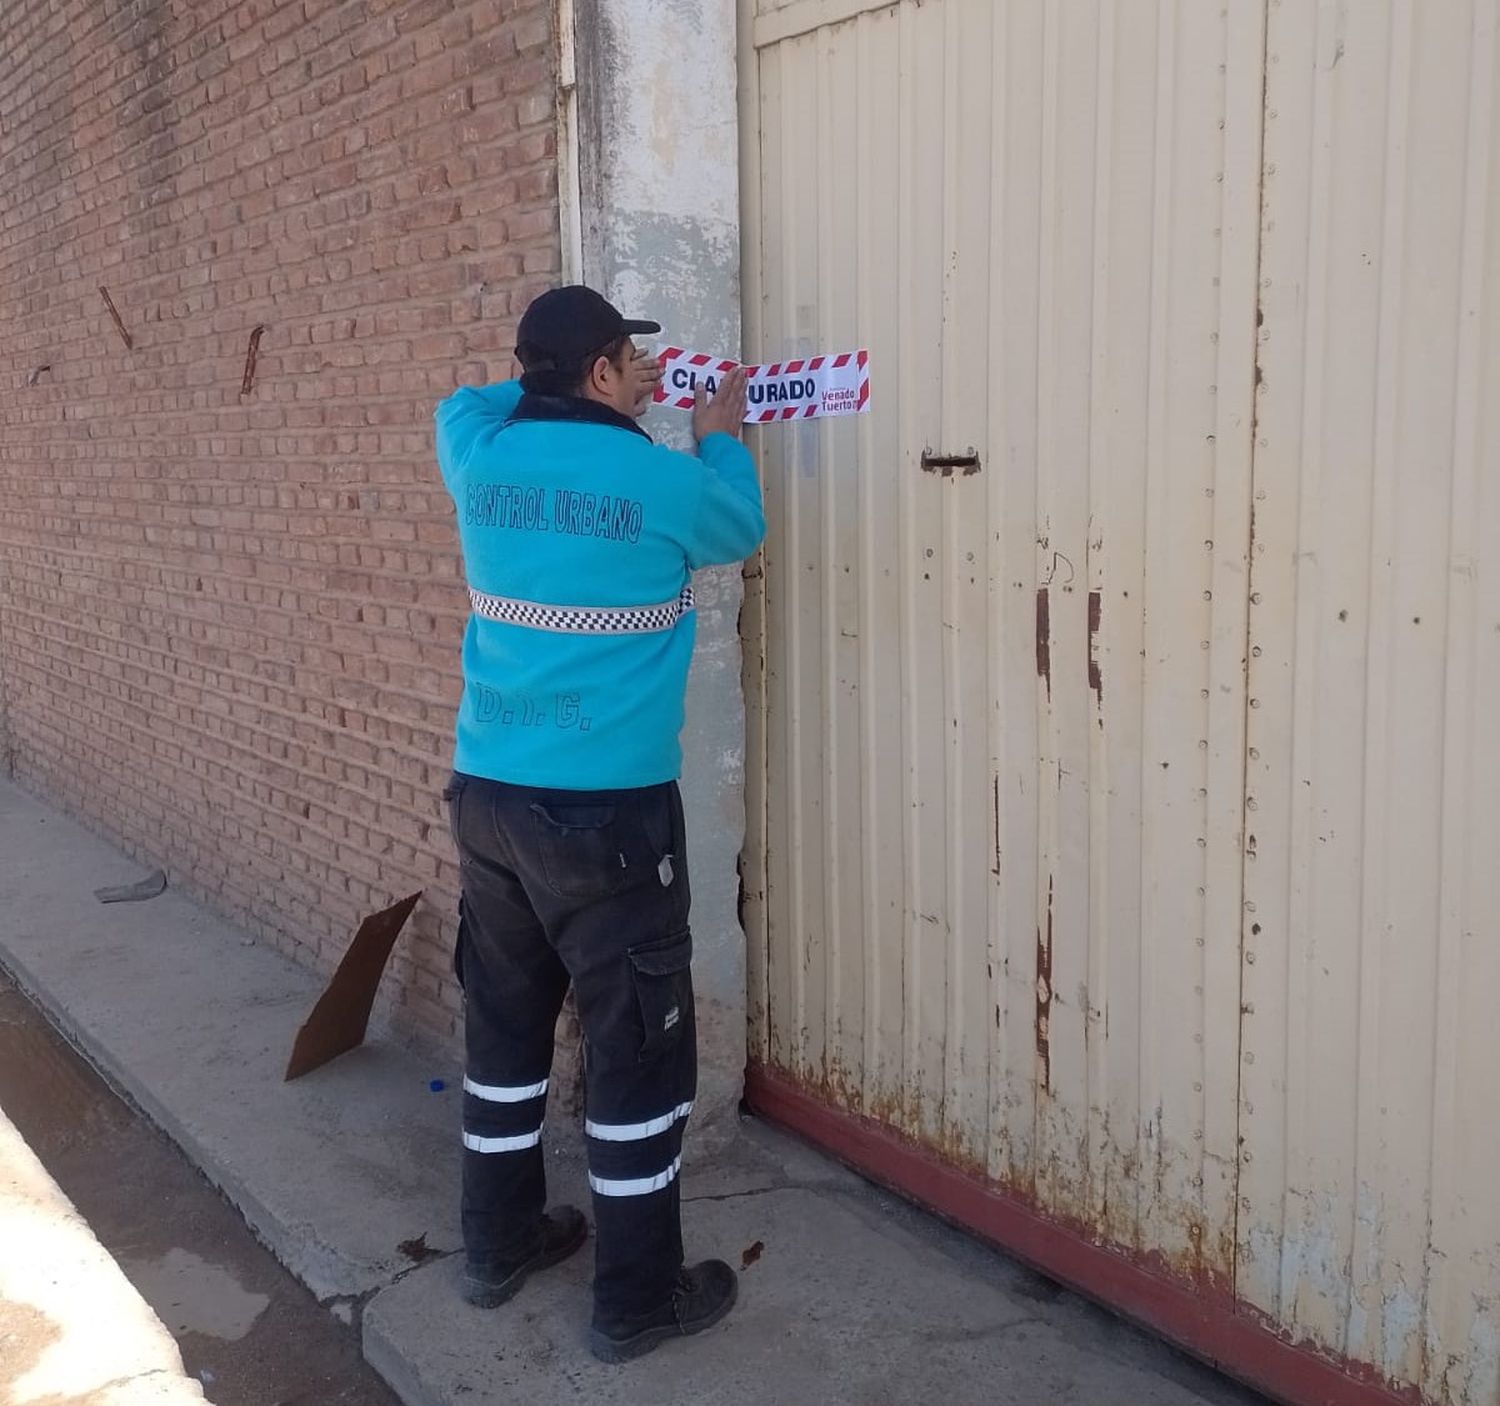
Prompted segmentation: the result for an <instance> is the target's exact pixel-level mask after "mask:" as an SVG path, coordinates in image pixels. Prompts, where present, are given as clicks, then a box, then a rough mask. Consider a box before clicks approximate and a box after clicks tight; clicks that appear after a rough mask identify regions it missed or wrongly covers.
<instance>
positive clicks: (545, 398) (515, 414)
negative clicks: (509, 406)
mask: <svg viewBox="0 0 1500 1406" xmlns="http://www.w3.org/2000/svg"><path fill="white" fill-rule="evenodd" d="M518 420H561V421H566V422H570V423H573V424H586V425H609V426H611V427H612V428H614V429H617V430H629V431H630V433H631V434H638V435H640V437H641V438H642V439H644V440H645V441H646V442H647V443H650V442H651V436H650V435H648V434H647V433H646V431H645V430H643V429H642V428H641V427H640V426H639V425H638V424H636V422H635V421H634V420H632V419H631V418H630V416H628V415H622V414H620V412H619V411H618V410H612V409H610V407H609V406H607V405H601V404H600V403H599V402H598V401H597V400H585V399H584V398H583V397H582V396H572V395H540V394H538V393H537V392H536V391H523V392H522V393H521V399H520V400H519V401H518V402H517V403H516V408H515V409H514V410H513V411H512V412H511V416H510V420H509V422H508V423H510V424H514V423H515V422H516V421H518Z"/></svg>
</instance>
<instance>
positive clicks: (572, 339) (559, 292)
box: [516, 283, 661, 371]
mask: <svg viewBox="0 0 1500 1406" xmlns="http://www.w3.org/2000/svg"><path fill="white" fill-rule="evenodd" d="M660 331H661V323H659V322H642V321H639V320H632V319H630V318H626V317H622V316H621V315H620V312H619V310H618V309H617V308H616V307H615V306H614V304H612V303H611V302H609V301H608V299H606V298H603V297H601V296H600V295H599V294H598V293H596V292H594V290H593V289H592V288H585V287H583V285H582V284H577V283H575V284H571V285H569V286H568V287H566V288H554V289H552V290H551V291H550V292H547V293H543V294H542V295H541V296H540V297H539V298H536V299H535V300H534V301H533V302H532V304H531V306H530V307H529V308H527V309H526V311H525V313H524V314H523V315H522V317H521V325H520V326H519V327H517V328H516V356H517V357H518V358H519V359H520V362H521V365H522V366H524V367H525V368H526V370H528V371H572V370H574V369H575V368H577V367H579V366H581V365H582V363H583V362H584V360H585V359H586V358H588V357H589V356H590V355H592V354H594V353H596V352H602V351H603V350H604V349H605V348H606V347H607V346H609V345H610V344H611V343H613V342H617V341H619V340H620V338H621V337H629V336H633V335H635V334H636V333H637V332H641V333H649V332H660Z"/></svg>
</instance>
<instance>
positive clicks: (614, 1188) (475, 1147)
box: [445, 775, 698, 1319]
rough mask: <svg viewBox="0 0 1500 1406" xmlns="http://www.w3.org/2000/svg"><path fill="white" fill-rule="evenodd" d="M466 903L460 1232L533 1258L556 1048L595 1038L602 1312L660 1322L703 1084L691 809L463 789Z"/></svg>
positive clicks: (664, 792) (483, 1258)
mask: <svg viewBox="0 0 1500 1406" xmlns="http://www.w3.org/2000/svg"><path fill="white" fill-rule="evenodd" d="M445 794H446V799H447V800H448V802H449V816H450V819H451V822H452V826H453V838H454V842H455V843H456V845H457V846H458V852H459V861H460V866H461V875H462V884H463V893H462V898H461V900H460V917H459V937H458V950H457V953H456V954H455V962H456V965H457V967H458V972H459V980H460V982H461V983H462V985H463V987H464V993H465V1018H464V1029H465V1046H466V1053H467V1069H466V1075H465V1078H464V1095H463V1141H464V1162H463V1232H464V1247H465V1250H466V1251H467V1254H468V1257H469V1259H470V1260H471V1261H472V1262H474V1263H477V1264H480V1265H496V1264H504V1263H508V1262H514V1261H515V1260H517V1259H521V1258H525V1257H526V1256H527V1255H528V1254H529V1253H530V1252H531V1250H532V1249H533V1248H534V1247H535V1246H536V1244H537V1241H538V1238H539V1236H540V1231H541V1218H542V1211H543V1208H544V1206H545V1204H546V1197H547V1187H546V1174H545V1171H544V1168H543V1159H542V1147H541V1137H542V1120H543V1116H544V1113H545V1111H546V1104H547V1082H548V1078H549V1076H550V1074H551V1069H552V1042H553V1032H554V1029H555V1027H556V1024H557V1017H558V1013H559V1011H560V1010H561V1008H562V1003H563V997H564V996H565V995H566V993H567V989H568V985H569V983H570V982H571V984H572V986H573V988H574V991H575V993H576V996H577V1003H578V1014H579V1018H580V1021H581V1024H582V1026H583V1041H584V1070H585V1098H586V1101H587V1102H586V1119H587V1121H586V1123H585V1127H584V1131H585V1136H586V1140H587V1145H588V1160H589V1183H590V1185H591V1187H592V1188H593V1193H594V1224H595V1235H596V1245H595V1276H594V1300H595V1307H596V1313H597V1315H598V1316H599V1317H600V1318H603V1319H616V1318H620V1317H631V1316H634V1315H636V1314H641V1313H645V1312H649V1311H651V1310H652V1309H655V1308H658V1307H660V1306H661V1305H662V1304H663V1303H665V1302H666V1301H667V1299H668V1298H669V1297H670V1295H671V1291H672V1287H673V1285H674V1283H675V1282H676V1278H677V1273H678V1270H679V1269H680V1268H681V1266H682V1225H681V1215H680V1201H679V1191H678V1180H677V1176H678V1169H679V1167H680V1165H681V1150H682V1131H683V1125H684V1123H685V1122H686V1120H687V1117H688V1114H689V1113H690V1112H691V1110H692V1106H693V1097H694V1093H695V1090H696V1085H697V1072H698V1067H697V1035H696V1027H695V1022H694V1013H693V986H692V973H691V970H690V964H691V961H692V938H691V936H690V934H689V931H688V908H689V904H690V892H689V887H688V874H687V862H686V854H685V850H686V842H685V835H684V827H683V814H682V800H681V797H680V795H679V793H678V789H677V786H676V784H675V783H669V784H667V785H662V786H652V787H647V788H644V789H641V790H629V791H589V792H582V791H547V790H537V789H534V788H531V787H526V786H510V785H504V784H502V783H500V782H495V781H486V780H481V779H479V778H477V777H472V776H463V775H455V776H454V778H453V780H452V782H451V784H450V785H449V788H448V791H447V792H446V793H445Z"/></svg>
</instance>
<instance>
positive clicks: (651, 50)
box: [575, 0, 745, 1140]
mask: <svg viewBox="0 0 1500 1406" xmlns="http://www.w3.org/2000/svg"><path fill="white" fill-rule="evenodd" d="M575 36H576V47H577V62H578V106H579V114H578V117H579V148H580V151H579V186H580V196H581V206H582V209H581V225H582V231H583V262H584V276H585V279H586V280H587V281H588V282H589V283H590V284H591V285H592V286H594V287H596V288H598V289H600V290H601V291H602V292H604V293H605V294H606V296H608V297H609V298H610V299H611V300H613V301H614V302H615V303H616V304H617V305H618V306H619V307H620V308H621V310H622V311H623V312H624V313H625V315H626V316H627V317H636V316H639V317H649V318H654V319H656V320H657V321H659V322H660V323H661V324H662V327H663V329H664V338H670V339H671V340H673V341H675V342H676V343H677V344H678V345H680V346H694V347H703V348H707V349H709V350H712V351H715V352H720V353H723V354H724V355H737V354H738V352H739V350H740V273H739V247H740V234H739V123H738V116H737V107H736V86H735V85H736V76H737V70H736V57H735V56H736V14H735V7H734V3H733V0H577V3H576V20H575ZM646 428H647V429H648V430H650V432H651V433H652V435H653V436H655V437H656V438H657V439H659V440H662V441H665V442H667V443H669V444H675V445H677V446H678V447H680V448H690V447H691V438H690V435H689V432H688V421H687V417H686V416H684V415H682V414H681V413H680V412H675V411H665V410H657V411H653V412H652V414H651V415H650V416H649V417H648V418H647V421H646ZM695 585H696V588H697V592H698V647H697V652H696V654H695V656H694V659H693V669H692V674H691V677H690V678H689V681H688V698H687V722H686V726H685V727H684V730H683V752H684V764H683V780H682V790H683V799H684V802H685V805H686V809H687V818H688V836H689V844H690V847H691V863H692V875H693V919H692V921H693V935H694V960H693V973H694V980H695V984H696V988H697V997H698V1031H699V1034H698V1040H699V1057H700V1066H701V1069H700V1075H699V1095H698V1112H697V1114H696V1115H695V1117H694V1123H693V1126H694V1128H695V1129H696V1130H697V1135H698V1137H699V1138H700V1140H701V1135H702V1132H703V1131H704V1130H705V1129H707V1130H708V1131H709V1132H710V1133H712V1131H713V1128H714V1125H716V1124H719V1125H721V1126H723V1127H726V1128H727V1127H729V1126H732V1115H733V1113H734V1110H735V1109H736V1108H737V1106H738V1103H739V1098H740V1092H741V1088H742V1084H743V1079H744V1068H745V939H744V932H743V929H742V928H741V926H740V921H739V911H738V904H739V877H738V864H739V855H740V850H741V848H742V846H743V844H744V834H745V704H744V697H743V693H742V690H741V685H740V640H739V612H740V604H741V601H742V599H743V582H742V580H741V576H740V568H739V567H738V566H731V567H722V568H719V569H716V570H712V571H703V572H699V573H698V575H697V578H696V580H695ZM726 1114H727V1115H730V1116H729V1117H727V1118H726V1116H725V1115H726Z"/></svg>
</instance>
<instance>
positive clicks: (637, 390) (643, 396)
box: [630, 349, 661, 419]
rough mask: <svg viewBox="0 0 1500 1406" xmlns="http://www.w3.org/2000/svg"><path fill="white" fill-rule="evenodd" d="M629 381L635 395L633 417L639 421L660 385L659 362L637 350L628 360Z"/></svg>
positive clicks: (645, 352)
mask: <svg viewBox="0 0 1500 1406" xmlns="http://www.w3.org/2000/svg"><path fill="white" fill-rule="evenodd" d="M630 380H631V385H632V387H633V390H634V395H635V411H634V414H635V417H636V419H640V417H641V416H642V415H644V414H645V413H646V408H647V406H649V405H650V404H651V398H652V397H653V396H654V395H655V394H656V388H657V387H658V386H659V385H661V362H660V361H658V360H657V359H656V358H655V357H654V356H652V355H651V353H650V352H648V351H644V350H640V349H637V350H636V351H635V353H634V354H633V355H632V356H631V359H630Z"/></svg>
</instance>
